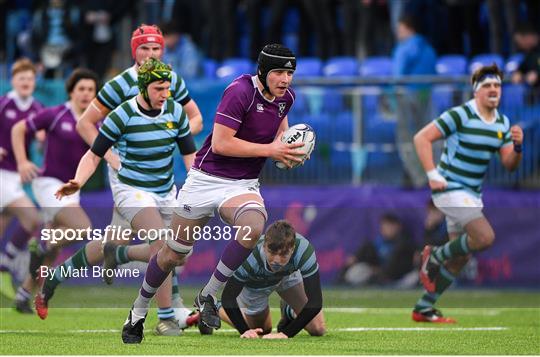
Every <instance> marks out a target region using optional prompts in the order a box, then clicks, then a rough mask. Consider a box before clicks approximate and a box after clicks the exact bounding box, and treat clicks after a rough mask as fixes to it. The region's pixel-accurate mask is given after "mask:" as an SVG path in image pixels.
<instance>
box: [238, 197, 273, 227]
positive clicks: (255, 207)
mask: <svg viewBox="0 0 540 357" xmlns="http://www.w3.org/2000/svg"><path fill="white" fill-rule="evenodd" d="M253 211H255V212H257V213H259V214H260V215H261V216H262V217H263V219H264V222H266V221H267V220H268V213H267V212H266V208H265V207H264V205H263V204H262V203H260V202H259V201H246V202H244V203H243V204H242V205H240V206H239V207H238V208H237V209H236V212H235V213H234V216H233V223H234V224H236V222H237V221H238V219H240V217H241V216H242V215H243V214H245V213H247V212H253Z"/></svg>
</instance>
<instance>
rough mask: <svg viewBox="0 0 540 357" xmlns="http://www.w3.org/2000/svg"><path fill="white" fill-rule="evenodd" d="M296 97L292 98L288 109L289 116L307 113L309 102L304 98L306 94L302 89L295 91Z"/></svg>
mask: <svg viewBox="0 0 540 357" xmlns="http://www.w3.org/2000/svg"><path fill="white" fill-rule="evenodd" d="M295 94H296V98H295V99H294V104H293V106H292V108H291V110H290V111H289V116H291V115H294V116H297V115H298V116H302V115H306V114H309V103H308V102H307V99H306V94H305V93H304V91H302V90H297V91H295Z"/></svg>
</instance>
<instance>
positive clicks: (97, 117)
mask: <svg viewBox="0 0 540 357" xmlns="http://www.w3.org/2000/svg"><path fill="white" fill-rule="evenodd" d="M110 112H111V111H110V110H109V108H107V107H106V106H104V105H103V104H101V103H100V102H99V100H97V98H94V99H93V100H92V102H91V103H90V105H89V106H88V108H86V110H85V111H84V113H83V114H82V115H81V118H80V119H79V121H78V122H77V126H76V128H77V132H78V133H79V135H80V136H81V137H82V138H83V140H84V141H85V142H86V143H87V144H88V145H92V143H93V142H94V140H96V138H97V136H98V129H97V127H96V125H97V124H98V123H99V122H100V121H102V120H103V118H105V117H106V116H107V114H109V113H110ZM103 158H104V159H105V160H106V161H107V162H108V163H109V165H111V167H112V168H113V169H115V170H118V169H119V168H120V159H119V158H118V155H116V154H114V153H113V152H112V151H110V150H108V151H107V153H105V155H104V156H103Z"/></svg>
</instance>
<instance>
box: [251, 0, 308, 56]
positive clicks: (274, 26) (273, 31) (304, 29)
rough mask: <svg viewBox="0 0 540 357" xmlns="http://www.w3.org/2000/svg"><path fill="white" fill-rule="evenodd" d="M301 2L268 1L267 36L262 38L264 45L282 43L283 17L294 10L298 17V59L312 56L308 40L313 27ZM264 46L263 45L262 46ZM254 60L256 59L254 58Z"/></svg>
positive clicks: (298, 0)
mask: <svg viewBox="0 0 540 357" xmlns="http://www.w3.org/2000/svg"><path fill="white" fill-rule="evenodd" d="M302 2H303V0H292V1H291V0H272V1H269V6H270V8H269V10H270V20H269V24H268V29H267V31H266V33H267V35H266V36H265V37H263V42H264V43H282V42H283V28H284V25H285V17H286V16H287V12H288V11H292V10H296V11H298V15H299V24H298V27H299V28H300V29H301V31H298V33H297V36H298V51H297V52H298V53H297V55H298V56H299V57H305V56H312V55H313V54H312V53H311V51H310V39H311V36H310V35H311V34H312V33H313V30H312V28H313V25H312V24H311V21H310V19H309V17H308V15H307V13H306V9H305V7H304V6H303V3H302ZM263 45H264V44H263ZM261 48H262V46H260V47H259V48H258V49H257V51H256V52H255V55H258V51H260V50H261ZM255 58H256V57H255Z"/></svg>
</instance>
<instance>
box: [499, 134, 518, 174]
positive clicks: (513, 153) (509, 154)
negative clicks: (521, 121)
mask: <svg viewBox="0 0 540 357" xmlns="http://www.w3.org/2000/svg"><path fill="white" fill-rule="evenodd" d="M510 137H511V138H512V142H513V145H506V146H503V147H502V148H501V149H500V150H499V154H500V155H501V163H502V164H503V166H504V167H505V168H506V169H507V170H508V171H514V170H516V169H517V168H518V167H519V164H520V162H521V157H522V154H521V150H522V145H523V129H521V127H520V126H519V125H514V126H512V127H511V128H510Z"/></svg>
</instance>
